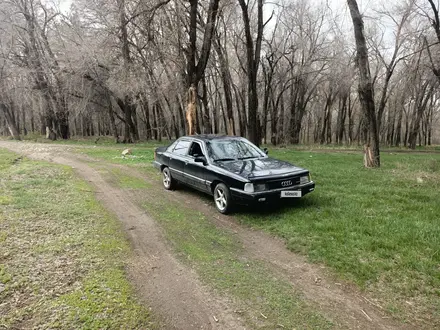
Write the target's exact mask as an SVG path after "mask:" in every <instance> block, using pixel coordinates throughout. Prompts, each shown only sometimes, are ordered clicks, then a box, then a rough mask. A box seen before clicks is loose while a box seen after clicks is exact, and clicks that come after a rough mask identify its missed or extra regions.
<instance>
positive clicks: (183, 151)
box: [173, 140, 191, 156]
mask: <svg viewBox="0 0 440 330" xmlns="http://www.w3.org/2000/svg"><path fill="white" fill-rule="evenodd" d="M190 144H191V141H186V140H181V141H179V142H177V144H176V146H175V147H174V150H173V153H174V154H176V155H179V156H185V155H187V154H188V148H189V145H190Z"/></svg>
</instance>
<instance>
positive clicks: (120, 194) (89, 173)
mask: <svg viewBox="0 0 440 330" xmlns="http://www.w3.org/2000/svg"><path fill="white" fill-rule="evenodd" d="M0 147H4V148H7V149H10V150H12V151H14V152H18V153H20V154H24V155H26V156H27V157H29V158H31V159H35V160H45V161H51V162H54V163H57V164H62V165H67V166H70V167H72V168H74V169H75V171H76V172H77V173H78V174H79V175H80V176H81V177H82V178H84V179H85V180H86V181H88V182H89V183H90V184H92V185H93V186H94V188H95V190H96V196H97V199H98V200H99V201H100V202H101V203H102V204H103V205H104V206H105V207H106V208H107V209H108V210H110V211H111V212H112V213H114V214H115V215H116V216H117V217H118V219H119V220H120V221H121V223H122V224H123V226H124V229H125V231H126V233H127V236H128V237H129V239H130V241H131V243H132V247H133V250H134V255H135V258H134V260H130V262H129V267H128V273H129V277H130V279H131V282H132V283H133V284H134V286H135V288H136V291H137V292H138V294H139V295H140V298H141V299H142V300H144V302H145V303H147V304H148V305H149V306H152V308H153V312H154V313H155V315H157V314H158V315H159V316H160V317H161V318H162V319H163V322H164V325H163V328H165V329H179V330H180V329H182V330H185V329H188V330H189V329H244V328H245V327H244V325H243V324H242V322H241V321H240V320H239V319H238V318H237V314H236V313H234V311H233V309H232V308H231V306H232V305H233V304H232V302H231V301H228V300H227V299H225V298H220V297H218V296H217V295H215V294H214V293H213V292H211V291H210V290H209V289H208V288H207V287H205V286H204V285H202V283H201V282H200V281H199V280H198V278H197V275H196V274H195V273H194V272H193V271H191V270H190V269H189V268H188V267H185V266H184V265H182V264H181V263H180V262H179V261H178V260H177V259H176V258H175V257H174V256H173V254H172V252H171V250H170V248H169V247H168V246H167V245H166V243H165V242H166V240H165V239H164V237H163V235H162V233H161V231H160V229H159V228H158V226H157V225H156V223H155V221H154V220H153V219H151V218H150V217H149V216H148V215H147V214H146V213H145V211H144V210H142V209H141V208H140V207H138V206H137V205H136V204H134V203H133V201H132V198H131V196H129V195H127V194H126V193H125V192H124V191H123V190H122V189H118V188H115V187H113V186H112V185H110V184H109V183H108V182H106V181H105V180H104V179H103V178H102V177H101V175H100V174H99V172H98V171H97V170H96V169H94V168H92V167H91V166H89V165H87V164H85V163H84V161H81V160H78V159H77V158H76V157H74V156H73V155H70V154H67V153H65V152H64V151H63V150H62V149H60V148H59V147H58V146H55V147H54V148H51V147H50V146H49V147H48V146H46V145H43V146H38V145H29V144H19V143H11V142H9V143H8V142H2V141H0Z"/></svg>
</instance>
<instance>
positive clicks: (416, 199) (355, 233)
mask: <svg viewBox="0 0 440 330" xmlns="http://www.w3.org/2000/svg"><path fill="white" fill-rule="evenodd" d="M123 148H124V147H123V146H119V147H115V146H113V147H96V148H87V149H78V150H80V151H81V152H84V153H86V154H88V155H90V156H93V157H98V158H100V159H105V160H107V161H109V162H113V163H121V164H128V165H131V166H136V167H139V168H142V169H143V170H144V171H146V172H151V173H152V172H153V171H154V169H153V168H152V167H151V164H150V162H151V160H152V158H153V150H154V149H153V147H152V146H148V145H147V146H145V145H144V146H140V147H139V146H133V156H130V157H128V158H125V159H124V158H123V157H121V155H120V152H121V151H122V149H123ZM270 155H271V156H273V157H276V158H280V159H284V160H287V161H290V162H292V163H294V164H297V165H300V166H304V167H306V168H308V169H310V170H311V173H312V177H313V179H314V180H315V181H316V183H317V187H316V191H315V192H314V193H312V194H310V195H308V196H306V197H305V198H303V199H301V200H300V201H298V202H296V203H293V204H292V205H289V206H284V207H283V206H281V207H269V208H266V209H264V208H259V209H257V210H256V211H255V210H254V209H251V208H249V209H241V210H239V212H238V214H236V217H237V218H238V219H239V221H241V222H242V223H244V224H246V225H248V226H252V227H256V228H260V229H263V230H266V231H269V232H271V233H274V234H276V235H278V236H280V237H282V238H283V239H285V241H286V244H287V247H288V248H289V249H291V250H292V251H294V252H298V253H301V254H304V255H306V256H308V257H309V259H310V260H311V261H313V262H316V263H323V264H325V265H327V266H329V267H330V268H331V269H333V270H334V271H335V273H337V274H339V276H341V277H343V278H344V279H346V280H348V281H351V282H353V283H356V284H357V285H358V286H359V287H361V288H362V289H363V290H365V291H367V292H369V293H371V294H372V296H374V297H377V301H378V304H379V303H380V304H382V305H383V306H382V307H383V308H384V309H386V310H388V311H389V312H391V313H392V314H394V315H395V316H396V317H399V318H401V319H404V320H405V319H408V318H416V319H417V318H422V319H423V320H425V321H427V322H432V324H436V325H440V289H439V288H440V222H439V215H440V154H437V153H432V154H420V153H396V152H383V153H382V167H381V168H380V169H364V168H363V166H362V154H361V153H359V152H350V151H347V152H340V151H339V150H338V152H336V150H335V151H333V150H324V151H323V150H304V149H302V148H300V150H297V149H296V148H280V149H271V150H270Z"/></svg>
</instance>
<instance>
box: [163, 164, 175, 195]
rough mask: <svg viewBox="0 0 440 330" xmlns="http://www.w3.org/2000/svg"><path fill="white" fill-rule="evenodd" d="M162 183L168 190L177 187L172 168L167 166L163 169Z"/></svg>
mask: <svg viewBox="0 0 440 330" xmlns="http://www.w3.org/2000/svg"><path fill="white" fill-rule="evenodd" d="M162 183H163V187H164V188H165V189H166V190H173V189H174V188H175V187H176V180H174V179H173V178H172V176H171V172H170V169H169V168H168V167H165V168H164V169H163V170H162Z"/></svg>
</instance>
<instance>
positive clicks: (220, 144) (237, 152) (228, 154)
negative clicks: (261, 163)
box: [206, 139, 264, 161]
mask: <svg viewBox="0 0 440 330" xmlns="http://www.w3.org/2000/svg"><path fill="white" fill-rule="evenodd" d="M206 147H207V150H208V155H209V157H210V158H211V159H212V160H213V161H226V160H236V159H250V158H257V157H264V155H263V153H262V152H261V151H259V150H258V148H257V147H255V146H254V145H252V144H251V143H249V142H247V141H246V140H242V139H236V140H234V139H226V140H211V141H209V142H207V143H206Z"/></svg>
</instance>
